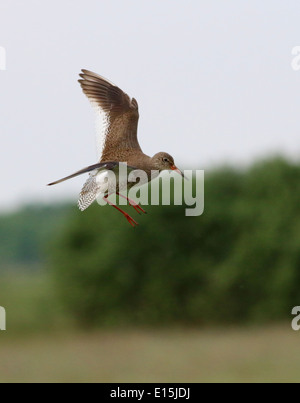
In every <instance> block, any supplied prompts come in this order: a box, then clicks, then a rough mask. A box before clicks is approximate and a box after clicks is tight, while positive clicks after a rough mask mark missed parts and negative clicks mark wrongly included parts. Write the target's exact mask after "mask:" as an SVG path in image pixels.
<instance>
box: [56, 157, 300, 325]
mask: <svg viewBox="0 0 300 403" xmlns="http://www.w3.org/2000/svg"><path fill="white" fill-rule="evenodd" d="M125 209H126V210H127V211H128V212H129V213H130V214H131V215H133V216H134V217H135V218H136V216H137V215H136V213H135V212H134V210H133V209H131V208H130V207H125ZM146 209H147V211H148V215H147V216H139V217H138V220H137V221H139V222H140V226H139V227H138V228H136V229H133V228H131V227H130V226H129V224H128V223H127V222H126V220H125V219H124V218H123V217H122V216H121V215H120V214H119V213H118V212H116V211H115V210H114V209H112V208H111V207H109V206H105V207H99V206H98V205H97V204H95V205H93V206H92V207H90V208H89V209H88V210H87V211H86V212H84V213H80V212H79V211H77V210H76V208H75V207H74V209H72V212H71V214H70V216H69V218H68V219H67V220H65V225H64V228H63V229H62V230H60V231H59V232H57V234H56V235H55V237H54V242H51V247H48V255H49V261H50V262H51V266H52V268H53V272H54V277H55V281H56V286H57V289H58V290H59V293H60V296H61V298H62V301H63V302H64V304H65V306H66V307H67V308H68V309H69V311H70V312H71V313H72V314H73V315H74V317H75V318H76V319H77V320H78V321H79V322H80V323H85V324H87V325H90V326H97V325H124V324H134V325H136V324H139V325H157V324H159V325H164V324H165V325H168V324H191V325H198V324H212V323H213V324H220V323H226V324H228V323H239V322H261V321H272V320H280V319H283V318H287V317H289V316H290V312H291V309H292V307H294V306H295V305H300V166H299V165H296V164H293V163H291V162H287V161H285V160H284V159H280V158H276V159H272V160H268V161H264V162H259V163H256V164H254V165H253V166H251V167H250V168H248V169H245V170H235V169H232V168H230V167H227V168H226V167H225V168H222V169H217V170H214V171H211V172H209V173H207V174H206V178H205V211H204V214H203V215H202V216H200V217H185V214H184V210H185V206H158V207H155V206H152V207H151V206H148V207H147V208H146Z"/></svg>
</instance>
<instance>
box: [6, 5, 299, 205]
mask: <svg viewBox="0 0 300 403" xmlns="http://www.w3.org/2000/svg"><path fill="white" fill-rule="evenodd" d="M299 19H300V2H299V1H298V0H295V1H293V0H289V1H283V0H281V1H278V0H264V1H261V0H260V1H258V0H251V1H247V2H246V1H244V0H227V1H225V0H207V1H201V0H193V1H191V0H184V1H183V0H181V1H179V0H151V1H150V0H148V1H145V0H109V1H108V0H106V1H102V0H85V1H79V0H59V1H58V0H51V1H50V0H44V1H40V0H26V1H24V0H0V46H2V47H4V48H5V49H6V58H7V60H6V71H0V130H1V148H0V150H1V151H0V157H1V159H0V161H1V162H0V163H1V171H0V172H1V173H0V180H1V189H2V191H1V198H0V209H2V210H3V209H10V208H14V207H16V206H19V205H22V204H24V203H29V202H31V201H43V202H48V201H49V202H51V201H55V200H60V199H62V198H63V197H68V198H69V199H71V200H74V203H76V200H77V195H78V193H79V192H80V189H81V186H82V184H83V182H84V180H85V178H84V177H79V178H76V179H74V180H73V181H69V182H66V183H64V184H61V185H59V186H57V187H53V188H47V187H46V186H45V185H46V184H47V183H48V182H50V181H53V180H55V179H58V178H60V177H62V176H65V175H68V174H71V173H73V172H74V171H77V170H78V169H81V168H83V167H85V166H87V165H90V164H93V163H95V162H97V159H96V149H95V130H94V115H93V111H92V109H91V107H90V104H89V102H88V100H87V99H86V98H85V96H84V95H83V93H82V92H81V89H80V87H79V84H78V83H77V79H78V74H79V72H80V70H81V69H82V68H86V69H89V70H93V71H95V72H97V73H99V74H101V75H102V76H104V77H106V78H108V79H109V80H110V81H112V82H114V83H115V84H116V85H118V86H119V87H120V88H122V89H123V90H124V91H126V92H127V93H128V94H129V95H130V96H132V97H135V98H136V99H137V100H138V102H139V110H140V123H139V141H140V144H141V146H142V148H143V150H144V152H145V153H147V154H149V155H153V154H155V153H156V152H158V151H166V152H169V153H170V154H172V155H173V157H174V158H175V161H176V163H177V165H178V166H179V167H180V168H181V169H184V168H195V169H196V168H201V169H208V168H209V167H211V166H214V165H219V164H222V163H231V164H244V163H249V162H251V161H253V160H254V159H256V158H258V157H261V156H264V155H269V154H274V153H278V152H280V153H283V154H285V155H288V156H291V157H293V158H299V156H300V71H293V69H292V67H291V62H292V58H293V56H292V53H291V52H292V49H293V48H294V47H295V46H297V45H298V46H299V45H300V23H299ZM0 66H1V61H0Z"/></svg>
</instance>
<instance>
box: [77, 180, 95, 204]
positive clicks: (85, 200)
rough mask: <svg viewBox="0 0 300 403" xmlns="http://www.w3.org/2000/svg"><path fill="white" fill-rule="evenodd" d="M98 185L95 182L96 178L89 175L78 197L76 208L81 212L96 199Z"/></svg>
mask: <svg viewBox="0 0 300 403" xmlns="http://www.w3.org/2000/svg"><path fill="white" fill-rule="evenodd" d="M98 193H99V184H98V183H97V181H96V176H95V175H92V174H90V177H89V178H88V180H87V181H86V182H85V184H84V185H83V188H82V190H81V192H80V195H79V200H78V207H79V209H80V210H81V211H84V210H86V209H87V208H88V207H89V206H90V205H91V204H92V203H93V202H94V201H95V200H96V199H97V197H98Z"/></svg>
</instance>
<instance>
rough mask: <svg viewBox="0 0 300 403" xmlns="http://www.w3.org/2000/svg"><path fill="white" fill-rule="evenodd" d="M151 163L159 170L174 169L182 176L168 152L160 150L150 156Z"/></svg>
mask: <svg viewBox="0 0 300 403" xmlns="http://www.w3.org/2000/svg"><path fill="white" fill-rule="evenodd" d="M152 163H153V165H154V166H155V168H156V169H157V170H159V171H165V170H167V171H175V172H178V173H179V174H180V175H181V176H183V177H184V175H183V173H182V172H181V171H180V169H178V168H177V167H176V165H175V162H174V158H173V157H172V156H171V155H170V154H168V153H164V152H160V153H157V154H155V155H154V156H153V157H152Z"/></svg>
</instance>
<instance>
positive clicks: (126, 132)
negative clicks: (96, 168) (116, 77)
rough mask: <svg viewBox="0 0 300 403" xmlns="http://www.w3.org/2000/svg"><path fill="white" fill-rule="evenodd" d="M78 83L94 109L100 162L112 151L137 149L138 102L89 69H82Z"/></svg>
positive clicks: (107, 157)
mask: <svg viewBox="0 0 300 403" xmlns="http://www.w3.org/2000/svg"><path fill="white" fill-rule="evenodd" d="M80 77H81V79H80V80H79V83H80V85H81V88H82V90H83V92H84V93H85V95H86V96H87V97H88V99H89V100H90V102H91V104H92V106H93V108H94V109H95V111H96V129H97V145H98V150H99V157H100V161H105V160H106V161H107V160H109V159H110V156H111V153H112V152H113V153H114V154H116V153H118V151H122V150H129V149H137V150H141V148H140V145H139V143H138V140H137V126H138V119H139V112H138V103H137V101H136V100H135V99H134V98H133V99H130V97H129V96H128V95H127V94H125V93H124V92H123V91H122V90H121V89H120V88H118V87H116V86H114V85H113V84H112V83H110V82H109V81H107V80H106V79H104V78H103V77H101V76H99V75H98V74H95V73H92V72H91V71H88V70H82V74H80Z"/></svg>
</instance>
